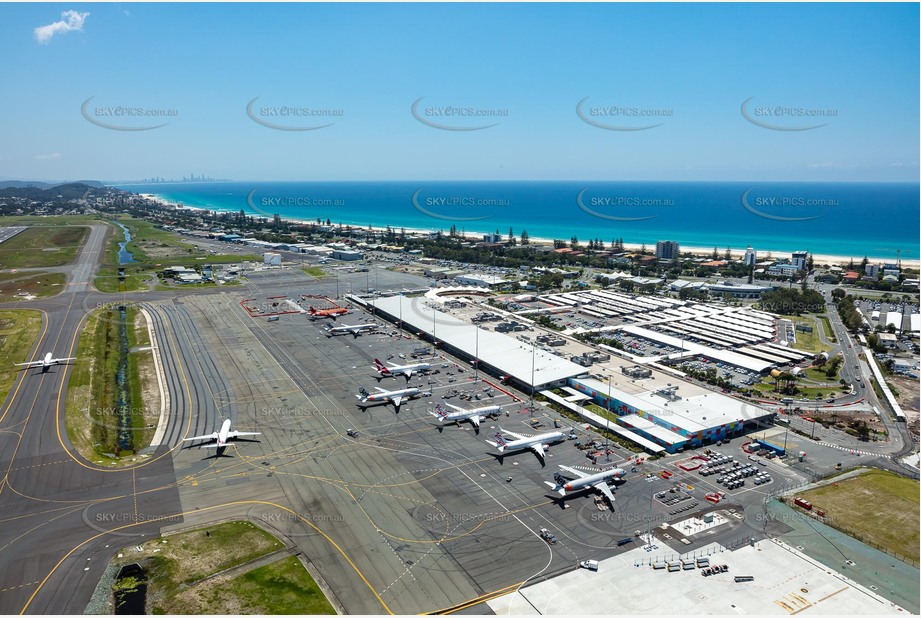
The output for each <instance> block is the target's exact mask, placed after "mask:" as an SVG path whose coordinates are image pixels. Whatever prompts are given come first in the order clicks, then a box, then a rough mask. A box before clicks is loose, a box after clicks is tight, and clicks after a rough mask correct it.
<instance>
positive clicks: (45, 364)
mask: <svg viewBox="0 0 921 618" xmlns="http://www.w3.org/2000/svg"><path fill="white" fill-rule="evenodd" d="M72 360H77V359H76V357H71V358H52V357H51V352H48V353H47V354H45V357H44V358H43V359H42V360H37V361H29V362H28V363H14V364H15V365H17V366H19V367H41V368H42V373H45V372H47V371H48V369H50V368H51V366H52V365H59V364H61V363H65V362H67V361H72Z"/></svg>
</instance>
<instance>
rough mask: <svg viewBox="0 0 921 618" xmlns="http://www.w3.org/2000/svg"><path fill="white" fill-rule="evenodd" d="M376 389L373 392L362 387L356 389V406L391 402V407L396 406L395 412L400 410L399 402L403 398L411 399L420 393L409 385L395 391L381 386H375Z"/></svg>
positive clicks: (364, 407)
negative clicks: (386, 389)
mask: <svg viewBox="0 0 921 618" xmlns="http://www.w3.org/2000/svg"><path fill="white" fill-rule="evenodd" d="M375 390H376V391H377V392H376V393H374V394H371V393H368V391H367V390H365V389H364V388H360V389H358V394H357V395H355V396H356V397H358V402H359V403H358V407H360V408H361V409H363V410H364V409H366V408H367V407H368V406H367V405H363V404H374V403H392V404H393V407H394V408H396V411H397V413H398V414H399V412H400V404H401V403H403V400H404V399H411V398H413V397H416V396H418V395H419V393H421V392H422V391H420V390H419V389H418V388H416V387H414V386H413V387H410V388H403V389H400V390H396V391H385V390H384V389H382V388H375Z"/></svg>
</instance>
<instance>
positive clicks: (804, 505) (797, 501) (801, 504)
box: [793, 498, 812, 511]
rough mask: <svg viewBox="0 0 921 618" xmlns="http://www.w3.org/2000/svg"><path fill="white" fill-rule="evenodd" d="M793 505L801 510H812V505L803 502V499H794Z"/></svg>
mask: <svg viewBox="0 0 921 618" xmlns="http://www.w3.org/2000/svg"><path fill="white" fill-rule="evenodd" d="M793 504H795V505H796V506H798V507H800V508H803V509H806V510H807V511H811V510H812V503H811V502H809V500H803V499H802V498H794V499H793Z"/></svg>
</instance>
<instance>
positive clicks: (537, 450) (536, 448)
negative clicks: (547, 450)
mask: <svg viewBox="0 0 921 618" xmlns="http://www.w3.org/2000/svg"><path fill="white" fill-rule="evenodd" d="M506 433H508V432H506ZM513 435H514V434H513ZM531 450H532V451H534V452H535V453H537V454H538V455H539V456H540V460H541V461H543V460H544V445H543V444H532V445H531Z"/></svg>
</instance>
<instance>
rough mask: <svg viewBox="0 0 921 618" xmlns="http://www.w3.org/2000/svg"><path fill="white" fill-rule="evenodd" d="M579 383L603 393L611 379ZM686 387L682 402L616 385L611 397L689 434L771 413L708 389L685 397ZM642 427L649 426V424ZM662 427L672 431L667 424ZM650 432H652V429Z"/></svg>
mask: <svg viewBox="0 0 921 618" xmlns="http://www.w3.org/2000/svg"><path fill="white" fill-rule="evenodd" d="M578 382H580V383H581V384H584V385H585V386H587V387H588V388H591V389H594V390H595V391H597V392H599V393H602V394H607V393H608V383H607V382H602V381H600V380H596V379H594V378H579V379H578ZM684 386H685V385H684V384H679V389H678V391H677V393H676V394H677V395H678V396H679V397H681V399H679V400H678V401H669V400H667V399H665V398H664V397H662V396H660V395H656V394H655V392H654V391H643V392H640V393H638V394H636V395H631V394H630V393H627V392H624V391H622V390H620V389H617V388H612V389H611V390H610V393H611V397H613V398H614V399H617V400H619V401H622V402H623V403H625V404H627V405H629V406H632V407H634V408H637V409H639V410H642V411H644V412H646V413H647V414H652V415H654V416H656V417H657V418H658V419H660V420H662V421H665V422H666V423H670V424H671V425H672V427H674V428H677V429H682V430H684V431H687V432H688V434H693V433H696V432H698V431H704V430H706V429H710V428H712V427H719V426H720V425H726V424H728V423H733V422H744V421H748V420H751V419H755V418H760V417H762V416H765V415H767V414H770V412H769V411H767V410H765V409H764V408H759V407H758V406H754V405H752V404H750V403H745V402H744V401H739V400H737V399H733V398H732V397H726V396H725V395H722V394H720V393H713V392H707V393H706V394H702V395H700V394H699V395H693V396H691V397H685V396H683V395H682V393H681V388H682V387H684ZM633 416H634V415H630V417H631V418H632V417H633ZM625 420H626V417H625ZM643 420H645V421H646V422H647V423H648V422H651V421H648V420H646V419H643ZM628 422H630V421H628ZM631 424H634V425H635V426H636V427H640V425H637V424H635V423H631ZM660 427H661V426H660ZM640 428H641V429H644V430H645V429H646V428H645V426H643V427H640ZM662 428H663V429H666V430H668V427H667V426H666V427H662ZM648 433H650V434H652V432H648ZM669 433H671V431H669ZM657 437H662V436H657ZM688 437H689V438H690V437H693V436H690V435H689V436H688ZM662 439H663V440H664V439H666V438H665V437H662Z"/></svg>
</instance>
